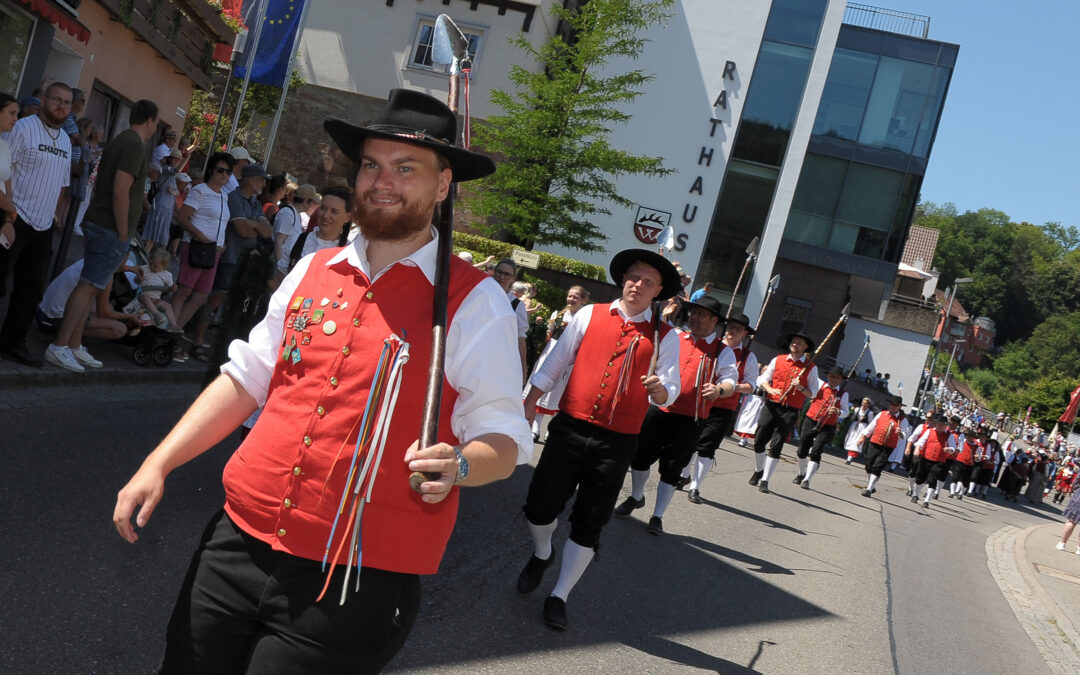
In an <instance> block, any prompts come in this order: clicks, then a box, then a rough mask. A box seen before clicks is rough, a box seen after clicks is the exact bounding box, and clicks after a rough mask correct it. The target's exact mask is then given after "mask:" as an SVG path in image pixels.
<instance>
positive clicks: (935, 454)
mask: <svg viewBox="0 0 1080 675" xmlns="http://www.w3.org/2000/svg"><path fill="white" fill-rule="evenodd" d="M926 421H927V424H929V425H930V428H929V429H927V430H926V431H924V432H923V434H922V436H920V437H919V440H917V441H915V449H914V450H913V451H912V454H913V455H914V456H916V457H919V458H920V460H919V463H918V473H917V474H916V476H915V493H914V494H912V495H911V503H912V504H917V503H918V502H919V492H920V490H921V489H922V487H923V486H924V485H925V486H926V493H925V501H924V502H923V504H922V507H923V508H924V509H928V508H930V498H931V497H932V496H933V493H934V488H936V487H937V484H938V482H939V481H940V480H941V479H942V478H943V477H944V476H945V473H946V471H947V470H948V464H947V462H948V460H949V458H950V457H951V456H952V455H955V454H956V438H955V437H954V436H953V434H952V433H951V432H950V431H949V426H948V425H949V420H948V418H946V417H945V415H944V414H942V413H938V412H935V413H931V414H930V415H928V416H927V418H926Z"/></svg>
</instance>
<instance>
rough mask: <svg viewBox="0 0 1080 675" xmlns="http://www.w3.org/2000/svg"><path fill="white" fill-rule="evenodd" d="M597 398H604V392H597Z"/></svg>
mask: <svg viewBox="0 0 1080 675" xmlns="http://www.w3.org/2000/svg"><path fill="white" fill-rule="evenodd" d="M596 398H598V399H600V398H604V395H603V394H597V395H596Z"/></svg>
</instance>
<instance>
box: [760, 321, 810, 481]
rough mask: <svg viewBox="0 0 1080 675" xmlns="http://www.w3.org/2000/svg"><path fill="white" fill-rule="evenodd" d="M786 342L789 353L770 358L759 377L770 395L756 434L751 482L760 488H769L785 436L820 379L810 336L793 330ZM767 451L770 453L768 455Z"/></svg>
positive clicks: (766, 400) (761, 384)
mask: <svg viewBox="0 0 1080 675" xmlns="http://www.w3.org/2000/svg"><path fill="white" fill-rule="evenodd" d="M787 343H788V353H787V354H781V355H780V356H777V357H776V358H774V359H773V360H772V361H771V362H769V365H768V367H766V368H765V372H763V373H762V374H761V376H760V377H758V381H757V382H758V385H760V386H761V388H762V389H764V390H765V395H766V396H767V398H766V399H765V406H764V407H763V408H762V410H761V417H760V418H759V419H758V427H757V432H756V433H755V434H754V473H753V475H752V476H750V484H751V485H757V486H758V490H759V491H761V492H768V491H769V479H771V478H772V475H773V472H774V471H776V466H777V464H779V462H780V451H781V450H782V449H783V447H784V439H786V438H787V436H788V434H789V433H791V429H792V428H793V427H794V426H795V419H796V418H797V417H798V415H799V411H800V410H802V406H803V403H805V402H806V397H807V396H815V395H817V390H818V385H819V384H820V382H821V381H820V380H819V379H818V374H817V366H815V365H813V364H811V363H810V358H809V357H808V356H807V354H806V353H807V352H809V351H812V350H813V349H814V341H813V340H812V339H811V338H810V336H808V335H806V334H805V333H792V334H791V335H789V336H788V338H787ZM766 451H768V453H769V456H768V457H767V458H766V456H765V452H766ZM759 482H760V484H759Z"/></svg>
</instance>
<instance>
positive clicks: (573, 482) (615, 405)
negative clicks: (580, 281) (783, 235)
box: [517, 249, 681, 630]
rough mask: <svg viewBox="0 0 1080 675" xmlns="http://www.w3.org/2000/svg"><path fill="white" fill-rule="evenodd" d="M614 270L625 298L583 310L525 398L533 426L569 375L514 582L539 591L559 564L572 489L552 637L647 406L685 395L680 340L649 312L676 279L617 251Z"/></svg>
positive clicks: (667, 267)
mask: <svg viewBox="0 0 1080 675" xmlns="http://www.w3.org/2000/svg"><path fill="white" fill-rule="evenodd" d="M609 271H610V273H611V278H612V279H614V280H615V281H617V282H619V283H620V284H621V285H622V294H621V296H620V298H619V299H618V300H616V301H614V302H612V303H611V304H609V305H589V306H588V307H584V308H582V309H580V310H578V312H577V314H575V315H574V318H573V319H571V320H570V324H569V325H568V326H567V327H566V330H565V331H563V334H562V337H560V338H559V344H557V345H555V349H554V350H553V351H552V352H551V354H550V355H549V356H548V358H547V361H545V362H544V366H543V367H542V368H541V369H540V370H539V371H537V373H536V374H535V375H533V376H532V379H531V380H530V383H529V384H530V387H529V392H528V394H527V395H526V396H525V417H526V419H528V420H529V421H530V422H531V421H532V420H533V418H534V416H535V415H536V402H537V401H538V400H539V399H540V397H541V396H543V395H544V393H545V392H547V391H549V390H550V389H551V388H552V387H554V386H555V384H556V383H557V382H558V381H559V380H560V379H561V378H562V376H563V373H564V372H565V371H566V370H568V369H571V368H572V369H573V370H571V372H570V377H569V380H568V381H567V383H566V391H565V392H564V393H563V396H562V399H561V400H560V402H559V413H558V414H557V415H555V417H553V418H552V420H551V422H549V423H548V440H547V444H546V445H545V447H544V452H543V454H542V455H540V461H539V462H538V463H537V465H536V470H535V471H534V472H533V476H532V482H531V483H530V484H529V494H528V497H527V498H526V500H525V507H524V509H525V519H526V521H527V523H528V526H529V533H530V535H531V536H532V541H533V549H534V550H533V554H532V556H531V557H530V558H529V561H528V563H527V564H526V565H525V567H524V569H522V570H521V574H520V575H519V576H518V580H517V590H518V592H519V593H531V592H532V591H533V590H535V589H536V587H537V586H539V585H540V581H541V578H542V577H543V574H544V570H546V569H547V568H548V567H549V566H550V565H551V563H552V562H554V560H555V551H554V548H553V547H552V544H551V537H552V534H553V533H554V532H555V527H556V525H557V524H558V520H557V518H558V516H559V514H560V513H561V512H562V510H563V507H564V506H565V505H566V502H567V501H569V499H570V497H571V496H572V495H573V494H574V491H575V489H576V490H577V498H576V499H575V500H574V506H573V509H572V511H571V514H570V539H569V541H567V542H566V547H565V548H564V549H563V559H562V566H561V568H560V569H559V580H558V582H556V584H555V588H554V589H552V591H551V595H550V596H549V597H548V598H547V599H546V600H545V601H544V614H543V616H544V622H545V623H546V624H547V625H548V626H550V627H551V628H554V629H556V630H563V629H565V628H566V624H567V620H566V599H567V597H568V596H569V595H570V591H571V590H572V589H573V587H574V585H575V584H576V583H577V582H578V580H579V579H580V578H581V576H582V575H583V574H584V573H585V569H586V568H587V567H588V565H589V563H590V562H591V561H592V559H593V556H594V552H595V550H596V549H597V548H598V546H599V542H600V531H601V530H602V529H603V527H604V525H605V524H606V523H607V522H608V520H609V519H610V518H611V512H612V510H613V509H614V508H615V500H616V499H617V498H618V496H619V490H620V489H621V488H622V483H623V480H624V478H625V477H626V470H627V468H628V467H629V466H630V460H631V458H633V456H634V453H636V452H637V434H638V433H639V432H640V431H641V424H642V422H643V421H644V419H645V413H646V412H647V410H648V408H649V405H650V403H652V404H655V405H665V404H667V403H669V402H673V401H675V400H676V399H677V398H678V396H679V336H678V334H677V333H676V332H675V331H674V330H673V329H672V328H671V326H669V325H667V324H665V323H663V322H661V321H660V320H659V317H658V316H656V312H655V311H654V309H653V308H652V303H653V301H654V300H660V301H663V300H667V299H668V298H670V297H672V296H673V295H675V294H676V293H678V292H679V289H680V287H681V284H680V280H679V273H678V271H676V269H675V266H674V265H672V264H671V263H670V262H668V261H667V259H665V258H664V257H663V256H661V255H658V254H656V253H653V252H652V251H646V250H644V249H628V250H625V251H621V252H619V253H617V254H616V255H615V257H614V258H613V259H612V261H611V266H610V268H609Z"/></svg>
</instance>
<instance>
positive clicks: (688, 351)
mask: <svg viewBox="0 0 1080 675" xmlns="http://www.w3.org/2000/svg"><path fill="white" fill-rule="evenodd" d="M684 306H685V307H686V308H688V309H689V310H690V316H689V320H688V324H687V325H688V327H689V329H690V330H688V331H685V332H684V331H679V330H678V329H676V332H678V334H679V375H680V385H679V389H680V393H679V398H677V399H675V402H674V403H672V404H671V405H669V406H666V407H664V408H658V407H656V406H650V407H649V411H648V412H647V413H645V423H644V424H643V425H642V427H641V434H640V435H639V436H638V450H637V454H636V455H634V459H633V460H632V461H631V462H630V483H631V489H630V496H629V497H627V498H626V501H624V502H623V503H622V504H619V506H617V507H616V508H615V515H616V516H619V517H620V518H625V517H626V516H629V515H630V513H631V512H633V510H634V509H640V508H641V507H643V506H645V484H646V483H648V481H649V467H651V466H652V465H653V464H654V463H656V462H659V463H660V482H659V483H658V484H657V486H656V504H655V506H654V507H653V514H652V517H651V518H649V526H648V532H649V534H654V535H661V534H663V533H664V522H663V518H664V512H665V511H667V507H668V505H669V504H670V503H671V498H672V497H673V496H674V495H675V490H676V487H677V485H678V483H679V480H680V478H681V477H682V469H683V467H684V466H686V465H687V463H689V461H690V455H692V454H693V453H694V445H695V443H696V442H697V440H698V434H699V433H700V432H701V429H702V427H703V425H704V424H705V420H706V419H707V418H708V415H709V408H710V407H712V405H713V403H714V402H715V401H717V400H719V399H720V398H722V397H728V398H733V397H732V393H733V392H734V391H735V378H736V375H737V372H738V371H737V370H736V365H735V354H734V353H733V352H732V351H731V349H729V348H728V347H727V346H726V345H725V344H724V343H723V342H721V341H720V340H719V339H717V337H716V327H717V325H719V323H720V321H721V320H722V319H721V317H722V316H723V314H722V312H723V306H722V305H721V304H720V302H719V301H718V300H716V298H713V297H710V296H708V295H704V296H702V297H701V298H699V299H698V301H697V302H687V303H684Z"/></svg>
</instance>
